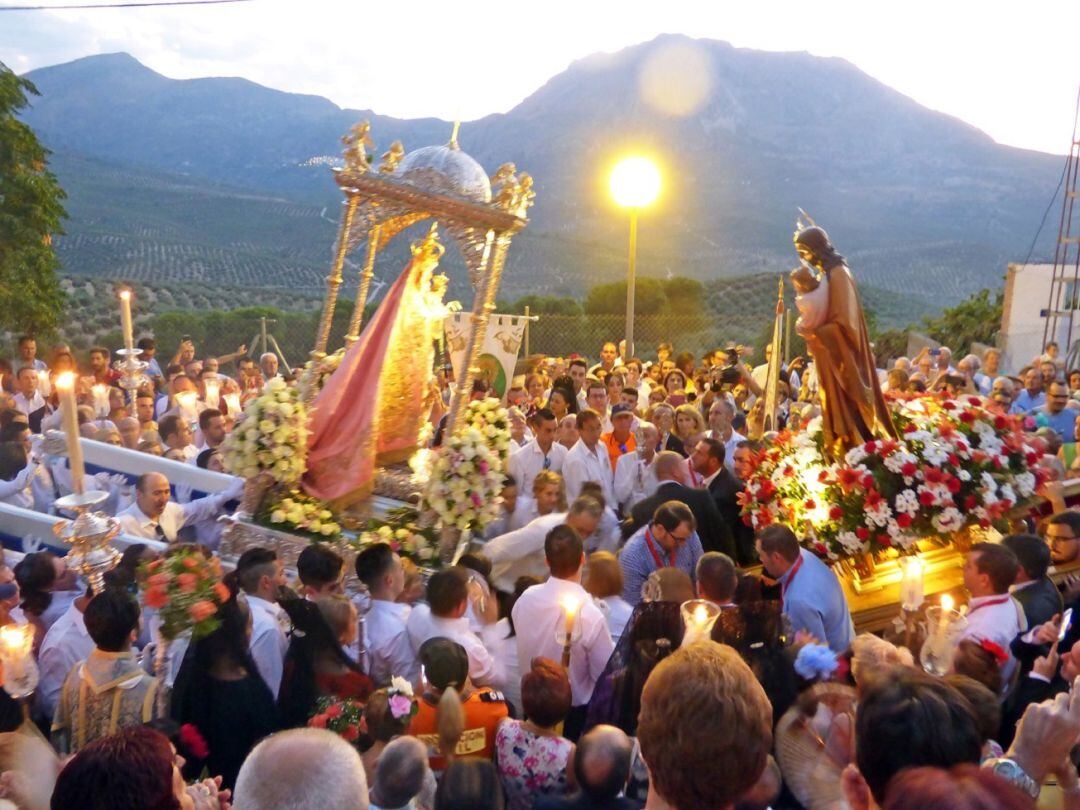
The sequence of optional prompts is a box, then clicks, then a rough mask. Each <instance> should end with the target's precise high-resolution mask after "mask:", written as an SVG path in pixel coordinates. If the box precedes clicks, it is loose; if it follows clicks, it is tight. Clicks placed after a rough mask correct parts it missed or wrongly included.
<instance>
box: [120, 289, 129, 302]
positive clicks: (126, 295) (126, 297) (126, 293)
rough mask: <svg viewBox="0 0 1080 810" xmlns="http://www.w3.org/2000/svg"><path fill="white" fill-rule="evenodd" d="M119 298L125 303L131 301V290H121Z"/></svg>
mask: <svg viewBox="0 0 1080 810" xmlns="http://www.w3.org/2000/svg"><path fill="white" fill-rule="evenodd" d="M120 297H121V298H123V299H124V300H125V301H128V300H130V299H131V290H121V291H120Z"/></svg>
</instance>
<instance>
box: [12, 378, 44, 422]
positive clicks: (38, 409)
mask: <svg viewBox="0 0 1080 810" xmlns="http://www.w3.org/2000/svg"><path fill="white" fill-rule="evenodd" d="M18 383H19V387H18V390H17V391H16V392H15V397H14V399H15V407H16V408H17V409H18V410H20V411H21V412H22V413H24V414H26V417H27V419H28V420H29V421H30V430H31V431H32V432H34V433H40V432H41V420H42V418H43V417H44V416H45V415H46V414H47V413H48V409H47V403H46V402H45V397H43V396H42V395H41V392H40V391H38V373H37V371H35V370H34V367H33V366H23V367H22V368H21V369H19V374H18Z"/></svg>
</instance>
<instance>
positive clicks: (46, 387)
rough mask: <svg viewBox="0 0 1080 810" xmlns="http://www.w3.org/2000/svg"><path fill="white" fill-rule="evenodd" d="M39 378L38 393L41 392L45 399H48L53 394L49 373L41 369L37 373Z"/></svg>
mask: <svg viewBox="0 0 1080 810" xmlns="http://www.w3.org/2000/svg"><path fill="white" fill-rule="evenodd" d="M37 378H38V384H37V387H38V391H40V392H41V395H42V396H43V397H47V396H48V395H49V394H51V393H52V383H50V382H49V372H47V371H46V370H45V369H41V370H40V371H39V372H38V373H37Z"/></svg>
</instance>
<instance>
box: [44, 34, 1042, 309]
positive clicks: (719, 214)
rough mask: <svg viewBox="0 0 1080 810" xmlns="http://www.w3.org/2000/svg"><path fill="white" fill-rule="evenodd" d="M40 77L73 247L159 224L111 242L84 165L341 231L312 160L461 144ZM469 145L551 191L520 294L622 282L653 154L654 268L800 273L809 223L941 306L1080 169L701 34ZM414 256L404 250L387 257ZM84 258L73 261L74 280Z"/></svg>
mask: <svg viewBox="0 0 1080 810" xmlns="http://www.w3.org/2000/svg"><path fill="white" fill-rule="evenodd" d="M683 47H687V48H691V49H693V51H694V52H695V53H696V54H697V56H696V57H695V58H697V59H698V60H699V63H700V65H701V70H700V73H701V75H702V77H704V78H705V79H707V80H708V82H709V90H708V93H707V95H706V96H705V98H704V100H703V102H702V104H701V106H700V108H699V109H698V110H697V111H696V112H695V113H694V114H693V115H690V116H687V117H672V116H666V115H662V114H659V113H658V112H657V111H656V110H655V109H653V108H651V107H649V105H648V104H647V103H646V102H645V101H643V100H642V96H641V92H640V88H639V85H640V84H641V81H642V76H643V74H644V71H645V70H647V69H648V66H649V65H650V64H651V63H652V62H653V61H654V60H656V59H658V58H663V56H664V54H665V52H666V50H668V49H671V48H683ZM27 75H28V78H30V79H31V80H32V81H34V82H35V83H36V84H38V86H39V89H41V90H42V93H43V96H42V97H41V98H36V99H33V100H32V101H33V106H32V108H31V109H30V110H29V111H28V112H27V114H26V116H25V119H26V120H27V122H28V123H30V124H31V125H32V126H34V127H35V128H36V129H37V130H38V132H39V134H40V135H41V137H42V139H43V141H44V142H45V143H46V145H48V146H50V147H51V148H53V149H54V150H55V151H56V153H57V158H58V163H60V164H63V165H64V170H62V171H60V172H59V176H60V179H61V181H62V182H63V183H64V184H65V186H67V187H68V190H69V192H70V194H71V198H72V199H71V203H72V210H73V214H74V215H73V218H72V220H71V221H70V222H69V224H68V230H69V232H71V233H72V234H75V235H79V234H81V235H84V236H85V235H87V234H94V233H98V234H99V235H100V233H102V232H103V233H107V234H108V235H110V236H112V235H117V234H119V235H123V234H127V233H129V232H133V231H134V230H136V229H137V228H138V227H139V222H140V220H141V219H142V218H144V217H145V216H147V214H146V213H145V212H143V211H138V210H129V211H127V212H126V213H122V212H120V210H119V208H121V207H122V197H123V188H122V187H113V186H109V189H110V193H111V194H112V195H113V196H112V197H111V198H110V200H111V201H112V202H115V203H116V207H117V213H116V216H115V217H114V218H113V221H112V222H110V223H108V226H107V228H106V227H105V226H104V225H102V224H100V223H94V222H93V221H92V220H93V218H92V217H90V218H89V219H88V218H87V214H88V211H87V209H88V207H89V206H88V205H86V204H84V203H85V202H86V201H88V200H89V199H91V198H93V199H99V198H101V195H102V188H101V185H100V180H99V174H101V172H99V171H98V170H97V169H94V170H91V171H89V172H87V173H86V174H85V175H80V173H79V172H78V171H73V170H71V166H72V165H77V164H79V161H80V160H83V159H89V160H90V161H94V162H96V163H97V164H103V165H108V164H113V165H115V167H116V168H117V170H118V171H123V170H126V169H131V170H133V176H134V175H138V177H140V178H142V179H141V180H139V181H138V182H143V181H145V180H146V174H145V173H146V172H147V171H152V172H160V173H162V175H163V176H164V175H169V174H172V175H175V174H180V175H183V176H185V177H188V178H190V179H191V182H193V183H197V182H206V183H207V184H209V185H212V184H213V183H218V184H222V185H224V186H228V187H232V188H235V189H251V190H253V191H256V192H258V193H261V194H270V195H272V196H279V197H282V198H284V199H286V200H290V201H293V202H295V203H296V204H298V205H306V206H316V207H326V208H328V210H330V212H331V214H332V213H333V211H334V210H335V206H336V205H337V203H338V202H339V201H340V194H339V192H338V191H337V189H336V188H335V186H334V183H333V181H332V177H331V174H330V172H329V171H328V170H327V168H326V167H325V166H319V165H315V166H311V165H304V163H305V162H306V161H310V160H311V158H314V157H319V156H324V155H334V154H337V153H338V152H339V150H340V143H339V138H340V136H341V135H342V134H343V133H344V132H345V131H347V129H348V127H349V126H350V125H351V124H352V123H353V122H355V121H356V120H358V119H360V118H368V119H369V120H370V121H371V123H372V135H373V136H374V138H375V139H376V141H377V148H376V149H375V150H373V151H375V152H376V153H380V152H381V151H382V150H384V149H385V148H386V146H387V145H388V144H389V142H390V141H391V140H395V139H401V140H403V141H404V143H405V147H406V149H407V150H409V149H413V148H417V147H420V146H426V145H429V144H432V143H443V142H445V140H446V139H447V137H448V135H449V129H450V125H449V123H448V122H445V121H441V120H439V119H436V118H422V119H396V118H391V117H387V116H381V115H377V114H375V113H373V112H371V111H363V110H349V109H344V108H341V107H339V106H338V105H336V104H335V103H334V102H333V101H331V100H329V99H325V98H323V97H321V96H317V95H311V94H298V93H288V92H284V91H278V90H274V89H272V88H267V87H263V86H262V85H258V84H256V83H254V82H251V81H249V80H247V79H242V78H233V77H213V78H200V79H169V78H166V77H164V76H162V75H161V74H158V73H156V72H155V71H153V70H151V69H150V68H148V67H146V66H144V65H142V64H141V63H139V62H138V61H137V60H135V59H134V58H133V57H131V56H130V55H128V54H109V55H103V56H93V57H84V58H82V59H79V60H75V61H74V62H69V63H66V64H63V65H56V66H50V67H47V68H40V69H38V70H35V71H31V72H30V73H29V74H27ZM679 81H681V79H680V78H679V77H678V76H676V77H675V82H676V84H677V83H678V82H679ZM461 143H462V147H463V148H464V149H465V150H466V151H468V152H469V153H470V154H472V155H473V157H475V158H477V159H478V160H479V161H480V162H481V163H482V165H483V166H484V167H485V169H486V170H488V171H489V172H493V171H494V169H495V168H496V167H497V166H498V165H499V164H500V163H502V162H506V161H512V162H514V163H516V164H517V165H518V168H519V169H522V170H526V171H529V172H530V173H532V174H533V176H534V178H535V180H536V186H535V188H536V191H537V201H536V206H535V208H534V210H533V211H532V212H531V215H530V216H531V219H532V223H531V224H530V227H529V228H528V229H527V230H526V231H525V232H524V233H523V234H522V235H521V236H520V237H518V239H517V240H516V241H515V245H514V248H513V249H512V250H511V255H510V262H509V264H508V267H507V271H506V277H505V278H506V289H507V290H508V291H510V292H521V293H524V292H541V293H549V292H555V291H559V290H569V291H580V290H582V289H584V288H585V287H587V286H589V285H590V284H593V283H601V282H605V281H610V280H613V279H615V278H618V277H620V276H621V275H622V273H624V271H625V215H624V214H623V213H622V212H619V211H616V210H614V208H613V206H612V205H611V204H610V203H609V202H608V200H607V195H606V189H605V187H604V181H605V171H604V170H605V168H606V166H607V165H609V164H610V161H611V159H612V157H613V156H614V155H615V154H617V153H618V152H620V151H622V150H625V149H628V148H635V149H648V150H652V151H654V152H655V153H656V155H657V156H658V157H659V158H660V160H661V162H662V164H663V165H664V167H665V190H664V193H663V195H662V198H661V200H660V201H659V204H658V205H657V206H656V207H655V209H653V210H649V211H646V212H643V213H642V228H641V232H640V244H639V248H640V251H641V253H640V257H639V271H640V272H642V273H645V274H653V275H664V274H684V275H690V276H693V277H697V278H701V279H704V280H707V279H710V278H717V277H731V276H741V275H745V274H747V273H754V272H761V271H765V270H767V271H769V272H780V271H782V270H783V268H784V267H785V266H790V265H791V264H792V263H793V262H794V254H793V252H792V251H791V246H790V233H791V225H792V222H793V220H794V213H795V209H796V207H797V206H801V207H803V208H806V209H807V210H808V211H810V213H811V214H812V215H813V216H814V217H815V218H816V219H817V220H818V221H819V222H821V224H823V225H824V226H825V227H826V228H827V229H829V230H830V233H832V235H833V237H834V241H835V242H836V243H837V247H838V248H839V249H840V250H841V251H842V252H843V253H845V255H847V256H848V257H849V258H850V259H851V260H852V264H853V269H854V270H855V272H856V274H857V275H858V276H859V277H860V278H865V279H867V280H868V281H869V282H870V283H873V284H874V285H876V286H879V287H882V288H884V289H891V290H893V291H895V292H897V293H901V294H908V295H915V296H919V297H923V298H925V299H926V300H927V301H930V302H932V303H933V304H934V305H935V306H941V305H944V304H947V303H950V302H952V301H954V300H956V299H957V298H962V297H964V290H968V291H973V290H975V289H978V288H980V287H987V286H989V287H997V286H999V285H1000V277H1001V276H1002V275H1003V273H1004V270H1005V265H1006V263H1007V262H1008V261H1010V260H1016V259H1018V258H1021V257H1022V255H1023V254H1024V253H1026V251H1027V248H1028V245H1029V244H1030V241H1031V234H1032V233H1033V232H1034V231H1035V227H1036V225H1037V224H1038V218H1039V216H1040V215H1041V213H1042V210H1043V209H1044V208H1045V198H1046V195H1047V194H1048V193H1049V191H1050V190H1052V188H1053V184H1054V183H1055V182H1056V179H1057V175H1058V173H1059V172H1060V160H1062V158H1061V157H1060V156H1056V155H1047V154H1044V153H1039V152H1034V151H1031V150H1021V149H1016V148H1014V147H1008V146H1003V145H1000V144H996V143H995V142H994V141H993V140H992V139H991V138H990V136H988V135H987V134H986V133H984V132H982V131H981V130H978V129H977V128H976V127H974V126H972V125H970V124H967V123H966V122H963V121H960V120H959V119H956V118H954V117H952V116H949V115H948V114H946V113H942V112H939V111H934V110H929V109H927V108H925V107H922V106H921V105H919V104H918V103H917V102H915V101H914V100H912V99H910V98H909V97H907V96H905V95H903V94H902V93H900V92H899V91H896V90H895V89H893V88H890V87H888V86H887V85H885V84H883V83H881V82H880V81H878V80H877V79H874V78H873V77H870V76H868V75H867V74H865V73H863V72H862V71H860V70H859V69H858V68H857V67H856V66H855V65H853V64H852V63H850V62H848V61H847V60H844V59H840V58H836V57H832V58H822V57H816V56H813V55H811V54H808V53H806V52H805V51H789V52H780V53H777V52H769V51H757V50H750V49H741V48H735V47H734V46H731V45H730V44H728V43H725V42H722V41H719V40H691V39H689V38H687V37H685V36H682V35H662V36H660V37H658V38H656V39H654V40H651V41H649V42H644V43H639V44H637V45H634V46H630V47H629V48H625V49H622V50H620V51H617V52H614V53H609V54H593V55H591V56H587V57H583V58H582V59H578V60H575V61H574V62H572V63H571V64H570V66H569V67H568V68H567V69H566V70H565V71H562V72H561V73H559V74H556V75H555V76H553V77H551V78H550V79H549V80H548V81H547V82H545V83H544V84H543V85H541V86H540V87H539V88H537V89H536V90H535V91H534V92H532V93H531V94H529V95H528V96H527V97H526V98H525V99H523V100H522V101H521V102H519V103H518V104H517V105H515V106H514V107H513V108H512V109H510V110H509V111H507V112H506V113H494V114H491V115H488V116H485V117H483V118H480V119H476V120H475V121H471V122H466V123H465V124H464V125H463V130H462V136H461ZM68 158H70V160H69V159H68ZM103 171H104V170H103ZM132 182H133V183H135V182H136V181H135V180H132ZM163 182H164V181H163ZM95 184H97V185H95ZM136 196H137V195H136ZM183 210H184V211H186V210H187V209H186V208H184V209H183ZM162 213H163V215H164V214H165V213H167V212H162ZM185 215H186V216H187V215H188V214H185ZM257 216H258V214H257V213H255V212H253V210H249V208H247V207H245V206H244V205H243V204H242V203H241V202H238V203H237V206H236V209H235V216H234V217H232V218H233V219H234V220H235V222H234V224H235V227H236V234H235V238H233V239H232V241H239V242H251V237H252V234H253V233H258V232H259V231H260V227H259V225H258V223H257V222H256V221H255V220H256V219H257ZM290 232H291V231H290ZM1044 237H1045V235H1044ZM221 238H222V239H224V242H225V244H226V245H227V244H228V242H229V241H230V238H228V235H225V236H223V237H221ZM323 239H325V228H322V227H321V225H320V227H318V228H314V229H311V230H309V231H304V230H303V229H302V228H301V229H297V230H296V231H295V244H294V245H293V249H294V252H296V253H303V254H304V255H306V256H309V257H310V258H309V259H305V263H316V264H317V262H315V259H314V257H315V256H316V255H319V256H322V257H323V260H325V257H326V256H327V255H328V254H329V251H330V243H329V241H327V242H325V243H322V242H321V240H323ZM306 240H320V243H319V244H318V245H311V244H301V243H303V242H305V241H306ZM1047 243H1048V242H1047V239H1046V238H1044V239H1043V241H1042V242H1041V243H1040V247H1041V248H1043V249H1045V245H1046V244H1047ZM403 256H404V253H403V252H402V250H401V249H400V248H396V249H395V252H393V253H392V254H391V255H390V256H388V259H393V260H394V261H397V260H399V259H401V258H403ZM114 258H116V259H117V261H116V262H115V263H114V264H115V265H117V266H123V261H122V258H123V257H122V256H121V257H114ZM78 259H79V257H78V254H77V252H75V253H73V252H72V251H68V252H67V253H66V255H65V263H66V264H70V263H74V264H78ZM103 262H104V263H108V257H105V258H104V259H103ZM99 264H100V263H99ZM392 266H393V265H392V264H391V268H392ZM399 266H400V265H399ZM148 270H149V268H148ZM177 272H179V273H182V268H181V269H178V270H177ZM223 272H226V273H227V272H228V271H223ZM266 283H267V284H270V285H273V284H275V283H278V280H276V279H275V278H274V277H273V276H272V275H270V276H268V277H267V279H266Z"/></svg>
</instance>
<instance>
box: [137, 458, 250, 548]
mask: <svg viewBox="0 0 1080 810" xmlns="http://www.w3.org/2000/svg"><path fill="white" fill-rule="evenodd" d="M243 487H244V482H243V481H242V480H237V481H236V483H235V484H233V486H231V487H229V489H227V490H225V491H224V492H219V493H218V494H217V495H207V496H206V497H205V498H198V499H196V500H194V501H190V502H188V503H184V504H179V503H176V502H174V501H172V500H170V496H171V492H170V488H169V479H168V478H166V477H165V476H164V475H162V474H161V473H156V472H151V473H145V474H144V475H141V476H139V480H138V482H137V483H136V485H135V503H133V504H132V505H131V506H129V507H128V508H127V509H125V510H124V511H123V512H121V513H120V514H118V515H117V516H116V520H117V522H119V524H120V531H122V532H123V533H124V534H128V535H131V536H132V537H142V538H144V539H147V540H160V541H162V542H167V543H173V542H176V536H177V534H178V533H179V532H180V530H181V529H182V528H184V526H187V525H189V524H194V523H198V522H199V521H203V520H213V519H214V518H216V517H217V516H218V515H220V514H221V513H222V512H223V510H224V506H225V502H226V501H229V500H233V499H236V498H239V497H240V495H241V493H242V492H243Z"/></svg>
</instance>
